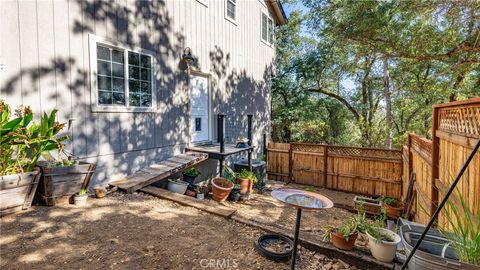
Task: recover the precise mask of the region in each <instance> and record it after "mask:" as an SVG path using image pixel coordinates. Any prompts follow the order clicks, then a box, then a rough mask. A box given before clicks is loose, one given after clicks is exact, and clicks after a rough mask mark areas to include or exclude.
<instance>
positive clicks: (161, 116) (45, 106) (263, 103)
mask: <svg viewBox="0 0 480 270" xmlns="http://www.w3.org/2000/svg"><path fill="white" fill-rule="evenodd" d="M206 2H207V6H205V5H204V4H202V3H200V2H198V1H196V0H191V1H187V0H169V1H129V0H117V1H49V0H38V1H12V0H4V1H2V3H1V5H0V40H1V41H2V42H0V46H1V49H0V65H1V66H0V69H1V70H0V96H1V98H2V99H5V100H6V101H7V102H8V103H9V104H11V105H12V106H16V105H20V104H24V105H29V106H31V107H32V109H33V110H34V112H36V113H37V114H39V113H40V112H43V111H50V110H52V109H53V108H58V109H59V119H58V120H59V121H60V122H68V120H69V119H70V120H72V126H71V129H70V130H69V131H68V132H67V133H68V134H69V135H70V136H71V140H70V142H69V143H68V144H67V145H66V149H67V151H69V152H70V153H72V154H73V155H75V156H76V157H78V158H80V159H83V160H87V161H91V162H97V166H98V170H97V173H96V175H95V183H106V182H108V181H110V180H113V179H115V178H118V177H120V176H122V175H126V174H129V173H132V172H133V171H135V170H138V169H139V168H141V167H143V166H145V165H147V164H149V163H151V162H153V161H155V160H160V159H164V158H166V157H167V156H170V155H173V154H175V153H180V152H182V151H183V148H184V147H185V145H186V144H187V143H189V129H188V123H189V87H188V74H187V72H185V71H183V70H182V69H181V68H180V58H181V55H182V53H183V49H184V48H185V47H190V48H191V49H192V52H193V55H194V56H195V57H196V58H197V62H196V64H195V66H196V67H195V70H197V71H198V72H201V73H205V74H209V75H210V80H211V81H210V83H211V91H212V96H213V116H215V114H217V113H225V114H226V115H227V130H226V135H227V140H228V141H229V142H233V141H234V140H235V139H236V138H237V137H238V136H240V135H246V114H247V113H252V114H254V131H255V133H254V144H256V145H257V146H259V148H261V143H262V142H261V138H262V134H263V133H264V132H266V131H267V130H268V126H269V119H270V87H269V80H270V74H271V70H272V62H273V58H274V48H273V46H269V45H267V44H265V43H263V42H262V41H261V39H260V37H261V11H264V12H267V13H270V11H269V9H268V7H267V5H266V4H265V3H264V2H262V1H258V0H249V1H237V3H238V4H237V15H238V19H237V24H234V23H232V22H230V21H228V20H227V19H225V6H224V5H225V1H222V0H209V1H206ZM270 14H271V13H270ZM272 17H273V16H272ZM90 34H93V35H95V36H99V37H102V38H106V39H108V40H112V41H116V42H119V43H122V44H125V45H128V46H132V47H140V48H142V49H146V50H149V51H152V52H154V53H155V59H156V63H155V67H154V68H155V84H156V89H154V90H155V91H156V100H155V102H156V104H157V106H156V110H155V111H154V112H139V113H133V112H93V111H92V110H91V102H92V101H91V91H92V89H91V83H90V82H91V79H92V76H91V75H92V74H91V73H92V72H91V69H90V65H91V64H92V63H90V60H89V59H90V54H89V35H90ZM93 64H94V63H93ZM93 91H95V89H93Z"/></svg>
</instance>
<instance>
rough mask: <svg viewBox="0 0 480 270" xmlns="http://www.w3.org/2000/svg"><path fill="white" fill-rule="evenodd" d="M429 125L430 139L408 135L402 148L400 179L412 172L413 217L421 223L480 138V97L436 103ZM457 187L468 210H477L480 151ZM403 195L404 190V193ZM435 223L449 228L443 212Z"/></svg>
mask: <svg viewBox="0 0 480 270" xmlns="http://www.w3.org/2000/svg"><path fill="white" fill-rule="evenodd" d="M432 127H433V128H432V140H427V139H425V138H421V137H419V136H417V135H415V134H410V135H409V144H408V145H407V146H404V151H403V152H404V153H408V157H407V158H404V161H403V163H404V165H403V166H404V175H403V182H404V183H406V182H407V181H408V179H409V176H410V175H411V173H415V183H414V187H415V192H416V199H415V204H414V206H415V207H414V211H415V220H416V221H418V222H421V223H427V222H428V220H429V219H430V216H431V215H432V214H433V212H434V211H435V208H436V206H437V204H438V201H439V200H441V199H442V198H443V196H444V194H445V191H446V189H447V188H448V187H449V186H450V184H451V183H452V181H453V179H454V177H455V175H456V174H457V172H458V171H459V170H460V168H461V167H462V165H463V163H464V162H465V160H466V158H467V156H468V155H469V154H470V152H471V151H472V148H473V147H474V145H475V143H476V141H477V140H478V139H480V98H473V99H469V100H464V101H459V102H451V103H446V104H439V105H435V106H434V107H433V126H432ZM405 149H406V150H405ZM404 155H405V154H404ZM407 172H408V173H407ZM457 187H458V191H459V192H460V196H461V197H462V198H463V199H464V200H465V202H466V203H467V205H468V207H469V209H470V211H471V212H472V213H475V214H477V213H479V211H480V153H477V154H476V155H475V157H474V159H473V161H472V163H470V166H469V167H468V169H467V171H466V172H465V174H464V176H463V177H462V179H461V180H460V182H459V184H458V186H457ZM405 194H406V190H405V189H403V196H405ZM453 201H455V200H453ZM438 224H439V226H441V227H445V228H448V227H449V226H448V225H447V217H446V214H445V211H442V212H441V214H440V216H439V218H438Z"/></svg>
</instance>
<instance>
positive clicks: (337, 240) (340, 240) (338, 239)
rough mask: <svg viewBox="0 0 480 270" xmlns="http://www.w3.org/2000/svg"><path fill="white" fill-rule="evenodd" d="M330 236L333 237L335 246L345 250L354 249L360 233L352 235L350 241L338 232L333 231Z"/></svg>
mask: <svg viewBox="0 0 480 270" xmlns="http://www.w3.org/2000/svg"><path fill="white" fill-rule="evenodd" d="M330 237H331V238H332V243H333V245H334V246H335V247H337V248H339V249H343V250H352V249H353V247H354V246H355V241H356V240H357V237H358V233H355V234H352V235H350V237H349V238H348V241H347V240H345V238H344V237H343V235H342V234H340V233H338V232H331V234H330Z"/></svg>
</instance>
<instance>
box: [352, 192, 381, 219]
mask: <svg viewBox="0 0 480 270" xmlns="http://www.w3.org/2000/svg"><path fill="white" fill-rule="evenodd" d="M353 202H354V206H355V209H356V210H357V211H358V210H359V209H360V207H363V210H365V213H367V214H371V215H379V214H381V213H382V203H381V202H380V200H379V199H374V198H369V197H364V196H355V197H354V198H353Z"/></svg>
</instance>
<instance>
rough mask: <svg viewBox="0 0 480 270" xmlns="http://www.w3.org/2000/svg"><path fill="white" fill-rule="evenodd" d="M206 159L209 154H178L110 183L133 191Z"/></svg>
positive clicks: (127, 190) (128, 191)
mask: <svg viewBox="0 0 480 270" xmlns="http://www.w3.org/2000/svg"><path fill="white" fill-rule="evenodd" d="M206 159H208V155H206V154H201V153H192V152H189V153H185V154H180V155H176V156H173V157H170V158H168V159H166V160H163V161H160V162H158V163H155V164H152V165H150V166H148V167H145V168H143V169H141V170H139V171H138V172H136V173H134V174H132V175H129V176H127V177H125V178H123V179H120V180H117V181H113V182H111V183H110V186H116V187H118V188H119V189H121V190H123V191H125V192H127V193H133V192H135V191H137V190H138V189H141V188H143V187H145V186H148V185H150V184H152V183H155V182H157V181H158V180H161V179H163V178H166V177H169V176H171V175H172V174H175V173H177V172H180V171H182V170H184V169H186V168H188V167H191V166H193V165H195V164H198V163H200V162H202V161H204V160H206Z"/></svg>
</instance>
